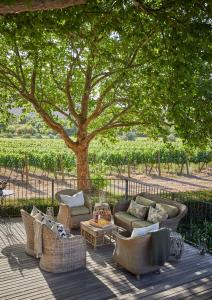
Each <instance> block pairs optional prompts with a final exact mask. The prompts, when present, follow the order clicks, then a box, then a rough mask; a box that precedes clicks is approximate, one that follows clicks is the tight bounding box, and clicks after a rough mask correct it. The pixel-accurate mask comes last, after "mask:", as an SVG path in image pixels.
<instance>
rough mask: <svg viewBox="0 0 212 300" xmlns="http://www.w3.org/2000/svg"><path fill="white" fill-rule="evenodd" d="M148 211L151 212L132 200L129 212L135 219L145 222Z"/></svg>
mask: <svg viewBox="0 0 212 300" xmlns="http://www.w3.org/2000/svg"><path fill="white" fill-rule="evenodd" d="M148 210H149V207H148V206H144V205H140V204H138V203H136V202H135V201H134V200H131V202H130V206H129V207H128V210H127V212H128V213H129V214H131V215H132V216H134V217H137V218H139V219H141V220H144V219H145V217H146V215H147V212H148Z"/></svg>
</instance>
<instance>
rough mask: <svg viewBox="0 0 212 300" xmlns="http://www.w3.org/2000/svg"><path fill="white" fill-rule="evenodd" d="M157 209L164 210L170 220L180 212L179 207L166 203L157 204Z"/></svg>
mask: <svg viewBox="0 0 212 300" xmlns="http://www.w3.org/2000/svg"><path fill="white" fill-rule="evenodd" d="M156 208H158V209H160V210H164V211H165V212H166V213H167V214H168V218H175V217H176V216H177V215H178V212H179V209H178V207H176V206H173V205H169V204H165V203H157V204H156Z"/></svg>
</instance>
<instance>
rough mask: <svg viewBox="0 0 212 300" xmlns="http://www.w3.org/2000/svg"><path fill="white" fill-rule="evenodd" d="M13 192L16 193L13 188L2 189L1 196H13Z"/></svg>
mask: <svg viewBox="0 0 212 300" xmlns="http://www.w3.org/2000/svg"><path fill="white" fill-rule="evenodd" d="M13 194H14V191H12V190H2V191H0V197H6V196H11V195H13Z"/></svg>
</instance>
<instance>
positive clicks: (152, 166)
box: [0, 138, 212, 178]
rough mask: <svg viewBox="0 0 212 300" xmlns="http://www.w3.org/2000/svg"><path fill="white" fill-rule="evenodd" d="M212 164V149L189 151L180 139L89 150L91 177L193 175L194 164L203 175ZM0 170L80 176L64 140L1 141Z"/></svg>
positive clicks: (97, 145) (98, 146) (103, 145)
mask: <svg viewBox="0 0 212 300" xmlns="http://www.w3.org/2000/svg"><path fill="white" fill-rule="evenodd" d="M211 161H212V151H211V148H210V147H207V148H206V149H204V150H202V149H197V148H195V149H191V148H190V149H188V148H186V147H185V146H184V145H183V144H182V142H181V141H180V140H178V141H176V142H172V143H164V142H162V141H153V140H150V139H146V138H143V139H137V140H136V141H119V142H116V143H109V142H106V143H101V142H96V141H95V142H93V143H92V144H91V146H90V151H89V162H90V170H91V174H93V175H98V174H101V176H105V175H111V173H119V174H122V173H125V172H128V175H130V174H129V173H130V172H131V170H132V169H136V170H137V172H140V173H142V172H144V173H146V174H151V172H158V173H159V175H160V173H161V172H162V171H166V172H173V171H174V172H176V173H180V174H181V173H182V172H183V170H185V171H186V172H187V174H188V173H189V168H190V167H191V165H193V166H195V167H196V169H197V170H198V171H199V172H200V171H201V170H202V169H203V168H204V167H205V166H207V164H208V163H210V162H211ZM0 167H1V173H3V170H4V168H5V169H10V170H11V172H12V170H13V171H18V172H20V173H22V174H26V173H27V172H29V171H30V172H32V173H34V174H36V173H39V172H40V173H45V174H48V175H51V176H55V178H56V177H57V176H58V174H62V176H63V177H64V176H65V175H66V174H68V175H71V176H74V175H75V174H76V160H75V156H74V153H72V152H71V151H70V150H69V149H67V147H66V146H65V144H64V143H63V141H61V140H51V139H42V140H38V139H0Z"/></svg>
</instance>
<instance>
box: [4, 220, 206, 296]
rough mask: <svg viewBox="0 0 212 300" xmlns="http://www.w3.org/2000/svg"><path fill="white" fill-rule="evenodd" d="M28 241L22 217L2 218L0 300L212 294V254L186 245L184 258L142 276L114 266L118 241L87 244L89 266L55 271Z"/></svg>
mask: <svg viewBox="0 0 212 300" xmlns="http://www.w3.org/2000/svg"><path fill="white" fill-rule="evenodd" d="M24 241H25V233H24V227H23V224H22V222H21V219H19V218H17V219H12V220H11V222H9V221H8V220H7V221H6V223H5V224H4V223H0V250H1V251H0V300H22V299H30V300H32V299H38V300H39V299H40V300H41V299H42V300H47V299H48V300H50V299H52V300H55V299H56V300H60V299H61V300H66V299H70V300H72V299H74V300H89V299H92V300H95V299H96V300H107V299H126V300H127V299H145V300H150V299H161V300H165V299H166V300H167V299H168V300H178V299H181V300H183V299H185V300H190V299H210V298H211V299H212V257H211V256H210V255H209V254H206V255H205V256H201V255H199V254H198V251H197V249H195V248H193V247H192V246H190V245H187V244H186V245H185V252H184V255H183V257H182V259H181V261H179V262H175V261H173V262H169V263H166V264H165V266H164V267H162V269H161V274H160V275H157V274H147V275H144V276H142V278H141V280H140V281H137V280H136V278H135V276H133V275H132V274H130V273H129V272H127V271H126V270H124V269H123V268H116V267H115V264H114V263H113V261H112V259H111V257H112V252H113V249H114V246H113V245H112V246H105V247H103V248H99V249H98V250H96V251H94V250H93V249H92V248H91V247H90V246H89V245H88V247H87V250H88V252H87V266H86V269H84V270H78V271H75V272H69V273H63V274H51V273H48V272H44V271H42V270H40V269H39V265H38V260H37V259H35V258H33V257H30V256H28V255H26V253H25V252H24Z"/></svg>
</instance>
